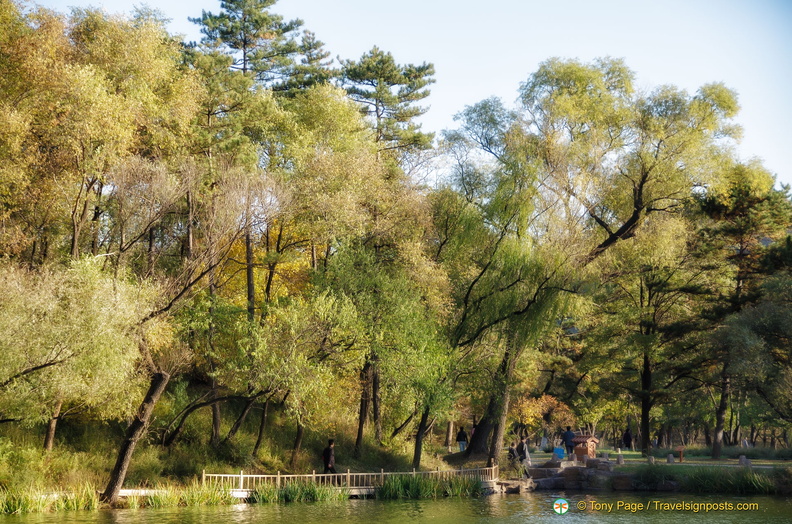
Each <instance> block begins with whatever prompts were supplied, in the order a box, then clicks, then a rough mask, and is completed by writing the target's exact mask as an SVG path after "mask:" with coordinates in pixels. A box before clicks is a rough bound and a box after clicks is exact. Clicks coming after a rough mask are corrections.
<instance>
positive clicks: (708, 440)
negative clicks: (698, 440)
mask: <svg viewBox="0 0 792 524" xmlns="http://www.w3.org/2000/svg"><path fill="white" fill-rule="evenodd" d="M704 445H705V446H707V447H708V448H709V447H711V446H712V428H711V427H710V425H709V422H705V423H704Z"/></svg>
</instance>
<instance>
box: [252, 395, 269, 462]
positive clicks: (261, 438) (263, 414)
mask: <svg viewBox="0 0 792 524" xmlns="http://www.w3.org/2000/svg"><path fill="white" fill-rule="evenodd" d="M267 411H269V399H267V400H266V401H264V407H263V408H262V410H261V424H259V430H258V437H256V445H255V446H253V453H252V455H253V456H254V457H258V452H259V449H260V448H261V443H262V442H263V441H264V428H266V427H267Z"/></svg>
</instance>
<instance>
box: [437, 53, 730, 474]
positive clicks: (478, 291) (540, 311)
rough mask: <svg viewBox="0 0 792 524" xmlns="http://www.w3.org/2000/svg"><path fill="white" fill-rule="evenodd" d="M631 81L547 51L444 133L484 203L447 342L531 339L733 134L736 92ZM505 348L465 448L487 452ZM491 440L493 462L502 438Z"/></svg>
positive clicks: (693, 180)
mask: <svg viewBox="0 0 792 524" xmlns="http://www.w3.org/2000/svg"><path fill="white" fill-rule="evenodd" d="M632 80H633V73H632V72H631V71H630V70H629V69H628V68H627V67H626V66H625V65H624V64H623V63H622V62H621V61H618V60H612V59H602V60H598V61H595V62H594V63H593V64H583V63H580V62H578V61H574V60H570V61H562V60H559V59H552V60H549V61H547V62H545V63H543V64H542V65H541V66H540V68H539V70H538V71H537V72H536V73H534V74H533V75H531V76H530V77H529V79H528V81H527V82H526V83H525V84H523V86H522V88H521V91H520V94H521V97H520V107H519V108H518V110H516V111H510V110H508V109H506V108H505V107H504V106H503V105H502V104H501V103H500V102H499V101H497V100H487V101H484V102H481V103H479V104H477V105H475V106H472V107H469V108H467V109H466V110H465V111H464V112H463V113H462V114H461V115H460V117H459V118H460V120H461V121H462V126H461V129H460V130H459V131H457V132H456V133H453V134H451V135H449V137H450V138H451V139H452V142H453V143H454V144H456V147H455V151H456V152H457V153H456V158H457V159H458V161H457V162H456V166H457V167H456V180H457V182H456V185H457V188H458V191H459V192H460V193H461V195H462V198H464V199H465V200H466V201H467V202H468V203H469V204H468V205H470V206H472V207H473V208H474V209H478V210H481V211H480V214H481V216H482V223H483V224H487V227H485V228H484V229H485V230H486V232H487V234H489V235H491V239H490V240H489V241H488V242H481V243H479V244H478V245H479V246H480V247H482V248H484V249H483V250H482V251H481V252H480V254H479V255H478V257H471V260H472V261H473V268H472V269H471V270H470V271H469V272H468V276H466V277H465V280H463V282H461V283H460V289H461V290H464V291H462V292H461V293H460V294H459V298H458V306H459V310H460V313H459V315H458V320H457V322H456V325H455V326H454V327H453V329H452V333H453V335H452V343H453V344H454V345H455V346H458V347H466V346H468V345H471V344H474V343H475V342H476V341H478V340H480V338H481V337H482V336H484V335H485V334H487V333H489V332H491V331H493V330H501V328H507V327H508V326H510V325H514V326H515V327H514V328H512V330H511V332H512V333H515V334H516V336H515V337H514V338H513V339H512V342H511V344H512V346H514V344H522V343H523V341H528V342H529V343H530V338H531V337H529V338H526V336H525V334H526V333H531V334H532V338H533V339H534V340H536V338H537V337H539V336H541V331H537V328H538V327H539V326H542V325H545V326H547V325H550V322H551V318H549V317H548V315H563V314H564V313H563V311H564V306H562V305H561V304H562V303H563V299H561V296H562V295H564V294H567V292H569V291H574V290H575V289H576V283H577V282H579V277H581V276H583V272H582V270H583V269H584V268H587V269H590V270H594V269H595V266H596V265H592V263H593V262H595V261H597V259H598V258H599V257H600V256H601V255H602V254H603V253H605V252H606V251H607V250H608V249H609V248H611V247H612V246H614V245H615V244H617V243H618V242H621V241H623V240H625V239H628V238H631V237H633V236H634V235H635V234H636V232H637V231H638V230H639V229H640V228H641V227H642V224H643V222H644V221H645V220H646V218H647V216H650V215H651V214H653V213H660V212H663V213H675V212H678V211H679V210H681V208H682V204H683V203H684V202H685V201H686V200H688V199H689V198H690V196H691V192H692V189H693V187H695V186H696V185H698V184H701V183H703V182H705V181H707V180H708V179H709V178H710V176H711V174H712V169H711V168H712V167H714V166H715V165H716V163H715V162H714V159H716V158H717V157H718V156H719V154H720V152H721V151H720V147H719V144H720V140H721V138H723V137H728V136H731V135H732V134H733V132H734V131H735V130H734V128H733V127H731V126H730V125H729V119H730V118H731V117H732V116H734V115H735V114H736V111H737V104H736V99H735V95H734V93H733V92H731V91H729V90H728V89H726V88H725V87H723V86H722V85H720V84H712V85H707V86H704V87H702V88H701V89H700V90H699V91H698V93H697V94H696V95H693V96H691V95H688V94H687V93H685V92H684V91H681V90H678V89H676V88H673V87H669V86H664V87H660V88H658V89H656V90H654V91H652V92H650V93H647V94H643V93H636V92H635V91H634V90H633V87H632ZM440 220H441V223H443V222H449V221H447V220H445V219H444V218H442V217H441V219H440ZM451 222H453V221H451ZM451 222H449V223H451ZM482 227H484V226H482ZM542 322H544V324H543V323H542ZM531 324H533V326H531ZM502 331H503V333H508V330H506V329H504V330H502ZM504 340H508V338H506V339H504ZM507 347H508V344H507V345H504V349H503V351H502V358H501V360H500V362H499V364H498V367H497V368H496V370H495V371H494V376H495V377H496V379H495V380H494V383H495V384H496V385H497V388H496V390H495V392H494V393H493V395H492V399H491V402H490V406H489V407H488V408H487V410H486V412H485V415H484V420H483V422H486V424H485V425H484V431H477V432H476V434H475V436H474V437H473V440H472V441H471V446H470V447H469V449H470V450H471V451H470V452H474V451H483V450H484V449H485V447H486V439H487V438H488V436H489V435H490V434H491V431H490V429H489V427H492V425H494V424H496V423H497V422H496V421H500V420H502V417H503V416H505V410H503V406H504V405H505V404H506V403H507V402H508V394H507V388H508V383H509V381H510V380H511V376H512V375H511V372H512V369H513V365H512V364H511V361H512V358H514V355H515V354H516V355H519V354H520V351H514V350H509V349H505V348H507ZM488 426H489V427H488ZM491 444H492V445H491V446H490V449H491V457H492V459H493V460H494V459H495V454H496V453H495V452H496V450H498V449H500V447H499V446H500V445H501V442H500V441H499V439H497V438H496V439H494V440H493V441H492V442H491Z"/></svg>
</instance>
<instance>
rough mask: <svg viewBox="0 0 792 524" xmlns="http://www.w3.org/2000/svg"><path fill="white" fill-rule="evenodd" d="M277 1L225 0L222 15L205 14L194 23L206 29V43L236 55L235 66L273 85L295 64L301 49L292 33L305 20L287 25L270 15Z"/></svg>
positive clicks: (294, 21)
mask: <svg viewBox="0 0 792 524" xmlns="http://www.w3.org/2000/svg"><path fill="white" fill-rule="evenodd" d="M276 2H277V0H224V1H222V2H221V3H220V8H221V9H222V12H221V13H220V14H214V13H211V12H208V11H203V12H202V15H201V18H191V19H190V21H191V22H194V23H196V24H200V25H201V26H202V27H201V33H203V34H204V38H203V42H204V43H205V44H208V45H210V46H215V47H219V48H226V49H227V50H228V52H229V53H230V54H232V55H235V58H234V63H233V66H232V67H234V68H235V69H238V70H239V71H241V72H242V73H243V74H244V75H247V74H248V73H250V74H252V75H254V76H255V78H256V79H257V80H258V81H259V82H262V83H263V84H269V83H271V82H272V81H273V80H274V79H275V78H278V77H279V76H282V74H283V73H282V71H283V70H284V69H286V68H288V66H290V65H291V63H292V57H293V55H294V54H295V53H296V52H297V50H298V46H297V44H296V43H295V42H294V40H293V39H292V37H291V35H290V33H292V32H294V31H296V30H297V29H298V28H299V27H300V26H301V25H302V20H290V21H288V22H284V21H283V17H282V16H280V15H276V14H274V13H271V12H269V11H268V9H269V8H270V7H272V6H273V5H275V3H276Z"/></svg>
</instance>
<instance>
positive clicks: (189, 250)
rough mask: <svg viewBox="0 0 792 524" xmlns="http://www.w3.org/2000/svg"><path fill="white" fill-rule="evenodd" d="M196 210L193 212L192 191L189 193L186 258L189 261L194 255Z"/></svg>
mask: <svg viewBox="0 0 792 524" xmlns="http://www.w3.org/2000/svg"><path fill="white" fill-rule="evenodd" d="M194 214H195V213H194V210H193V198H192V191H187V238H186V240H185V244H186V245H185V246H184V247H185V249H184V251H185V253H184V254H185V257H186V258H187V259H188V260H189V259H191V258H192V254H193V221H194V220H195V218H194Z"/></svg>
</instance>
